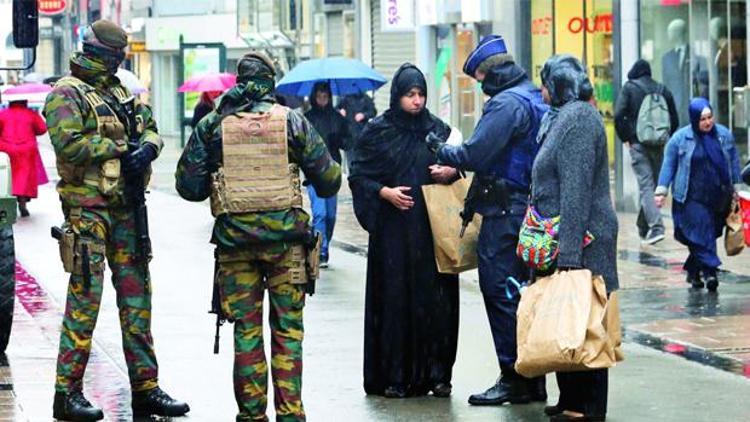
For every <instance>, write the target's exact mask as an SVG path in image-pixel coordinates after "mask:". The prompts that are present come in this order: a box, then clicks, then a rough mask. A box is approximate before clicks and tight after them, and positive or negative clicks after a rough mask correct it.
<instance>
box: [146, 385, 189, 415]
mask: <svg viewBox="0 0 750 422" xmlns="http://www.w3.org/2000/svg"><path fill="white" fill-rule="evenodd" d="M132 407H133V416H134V417H135V416H141V417H143V416H152V415H156V416H182V415H184V414H185V413H187V412H189V411H190V406H188V405H187V403H183V402H181V401H177V400H175V399H173V398H172V397H169V394H167V393H165V392H164V391H163V390H162V389H161V388H159V387H156V388H154V389H151V390H147V391H134V392H133V401H132Z"/></svg>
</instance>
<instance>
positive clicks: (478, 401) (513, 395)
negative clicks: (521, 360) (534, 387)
mask: <svg viewBox="0 0 750 422" xmlns="http://www.w3.org/2000/svg"><path fill="white" fill-rule="evenodd" d="M529 401H531V397H529V386H528V381H527V380H526V379H525V378H523V377H522V376H520V375H518V374H517V373H516V371H514V370H513V369H504V370H503V371H502V375H501V376H500V378H499V379H498V380H497V382H496V383H495V385H493V386H492V387H490V388H488V389H487V390H486V391H485V392H483V393H479V394H472V395H471V396H470V397H469V404H473V405H478V406H481V405H501V404H503V403H510V404H520V403H528V402H529Z"/></svg>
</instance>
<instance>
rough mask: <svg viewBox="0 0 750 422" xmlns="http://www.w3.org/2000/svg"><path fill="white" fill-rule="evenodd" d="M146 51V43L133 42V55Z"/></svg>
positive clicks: (131, 43) (131, 46) (131, 44)
mask: <svg viewBox="0 0 750 422" xmlns="http://www.w3.org/2000/svg"><path fill="white" fill-rule="evenodd" d="M145 51H146V41H131V42H130V52H131V53H143V52H145Z"/></svg>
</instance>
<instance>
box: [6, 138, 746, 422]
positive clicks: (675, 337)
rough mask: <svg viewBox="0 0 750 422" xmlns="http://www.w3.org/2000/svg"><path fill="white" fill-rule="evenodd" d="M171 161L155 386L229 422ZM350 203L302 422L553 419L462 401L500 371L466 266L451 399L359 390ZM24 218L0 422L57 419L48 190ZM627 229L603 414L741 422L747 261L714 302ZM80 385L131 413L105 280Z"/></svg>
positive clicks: (61, 288) (323, 290)
mask: <svg viewBox="0 0 750 422" xmlns="http://www.w3.org/2000/svg"><path fill="white" fill-rule="evenodd" d="M43 155H44V159H45V162H47V163H51V162H52V161H49V159H50V151H49V150H48V149H47V150H45V149H43ZM177 156H178V152H176V151H166V152H165V155H164V156H163V157H162V158H163V159H164V161H161V160H160V162H158V165H157V169H156V174H155V177H154V187H155V189H154V191H153V192H152V194H151V195H150V196H149V198H148V200H149V210H150V213H149V217H150V224H151V230H152V242H153V248H154V252H155V258H154V261H153V263H152V267H151V271H152V279H153V291H154V298H153V334H154V338H155V343H156V352H157V358H158V360H159V364H160V384H161V385H162V387H163V388H164V389H165V390H167V391H168V392H170V394H173V395H174V396H175V397H177V398H180V399H183V400H186V401H188V402H189V403H190V405H191V408H192V411H191V412H190V414H189V417H188V418H185V420H195V421H229V420H233V418H234V415H235V412H236V405H235V403H234V398H233V393H232V383H231V371H232V355H231V351H232V343H231V331H232V326H231V325H226V326H225V327H224V328H223V329H222V339H221V353H220V354H219V355H214V354H213V353H212V344H213V333H214V326H213V322H214V319H213V318H212V316H210V315H208V314H207V313H206V311H207V310H208V307H209V301H210V294H211V277H212V267H213V264H212V248H211V246H210V245H209V244H208V238H209V234H210V229H211V223H212V219H211V217H210V213H209V211H208V208H207V206H206V204H190V203H187V202H184V201H182V200H180V199H178V198H177V197H176V196H175V195H174V193H173V187H172V184H173V177H172V173H171V172H172V171H173V169H174V161H175V160H176V157H177ZM49 171H50V172H51V174H54V171H53V170H52V169H49ZM347 195H348V194H347V191H346V190H344V192H343V193H342V196H341V198H340V205H339V213H340V214H339V215H340V217H339V223H338V225H337V228H336V235H335V238H336V240H337V242H336V243H334V246H336V247H335V248H334V250H333V251H332V258H331V259H332V261H331V268H330V269H329V270H325V271H324V272H323V278H322V280H321V281H320V282H319V283H318V286H317V293H316V295H315V296H313V297H311V298H308V302H307V306H306V308H305V325H306V333H305V334H306V338H305V345H304V354H305V371H304V390H303V391H304V400H305V406H306V410H307V413H308V418H309V420H311V421H318V420H320V421H352V420H356V421H359V420H372V421H380V420H387V421H401V420H404V421H405V420H425V421H427V420H429V421H457V420H472V421H474V420H476V421H484V420H488V421H489V420H494V421H497V420H501V421H502V420H507V421H537V420H538V421H543V420H546V418H545V417H544V416H543V415H542V413H541V412H542V405H541V404H532V405H523V406H513V407H509V406H504V407H484V408H482V407H471V406H469V405H468V404H467V403H466V399H467V397H468V395H469V394H471V393H475V392H478V391H480V390H483V389H484V388H486V387H488V386H489V385H490V384H492V383H493V382H494V380H495V378H496V376H497V372H498V368H497V363H496V360H495V358H494V351H493V347H492V341H491V337H490V333H489V327H488V324H487V320H486V316H485V312H484V305H483V303H482V299H481V295H480V294H479V291H478V287H477V282H476V274H475V272H474V273H472V272H470V273H467V274H465V275H464V276H462V279H461V281H460V283H461V286H462V289H461V322H460V324H461V325H460V338H459V351H458V359H457V362H456V365H455V368H454V379H453V384H454V393H453V396H452V397H451V398H450V399H438V398H434V397H425V398H417V399H408V400H388V399H382V398H375V397H367V396H365V395H364V392H363V390H362V386H361V382H362V375H361V362H362V336H363V334H362V333H363V313H364V277H365V268H366V260H365V259H364V257H363V256H362V254H363V252H364V248H363V247H365V246H366V239H367V238H366V234H365V233H364V232H362V230H361V229H359V227H358V226H357V225H356V224H355V221H354V217H353V214H352V213H351V208H350V203H351V199H350V197H348V196H347ZM30 210H31V213H32V216H31V217H30V218H28V219H22V220H20V221H19V222H18V224H17V225H16V226H15V231H16V250H17V252H16V253H17V258H18V266H17V277H18V283H17V298H16V314H15V318H16V319H15V322H14V327H13V334H12V336H11V340H10V346H9V348H8V353H7V355H8V363H9V366H0V421H2V420H22V421H27V420H28V421H49V420H51V407H52V406H51V404H52V396H53V394H54V391H53V385H54V374H55V359H56V350H57V342H58V336H59V326H60V322H61V318H62V311H63V306H64V303H65V289H66V287H67V281H66V280H67V277H66V276H65V274H64V273H63V271H62V268H61V265H60V264H59V259H58V258H57V250H56V244H55V243H54V241H53V240H52V239H51V238H49V227H50V226H51V225H55V224H59V223H60V220H61V218H62V215H61V212H60V209H59V205H58V201H57V198H56V194H55V192H54V189H53V188H52V186H51V185H47V186H45V187H43V188H42V190H41V191H40V198H39V199H38V200H36V201H34V202H32V203H31V204H30ZM634 221H635V218H634V216H631V215H620V224H621V237H620V245H619V246H620V252H619V253H620V255H619V258H620V259H619V266H620V267H619V268H620V274H621V278H622V280H621V283H622V287H623V289H622V291H621V298H622V299H621V306H622V319H623V324H624V326H625V331H626V340H627V341H628V343H627V344H626V346H625V352H626V360H625V361H624V362H623V363H621V364H620V365H618V367H616V368H614V369H613V370H612V371H611V377H610V380H611V383H610V395H609V397H610V399H609V400H610V404H609V409H610V410H609V414H608V420H614V421H630V420H664V421H673V420H674V421H681V420H698V421H703V420H706V421H709V420H727V421H735V420H737V421H739V420H750V405H746V404H744V403H745V399H746V397H748V394H750V380H749V379H747V378H746V377H743V376H738V375H736V374H745V375H747V376H750V373H748V372H750V371H748V370H747V369H746V366H745V364H744V362H746V360H750V331H749V330H750V266H748V265H747V264H748V263H750V262H749V261H748V257H747V255H744V254H743V255H740V256H739V257H735V258H728V259H724V262H725V268H726V270H727V271H726V272H723V273H722V274H721V276H720V279H721V281H722V284H721V286H720V287H719V293H718V294H708V293H707V292H706V291H705V290H704V291H702V292H693V291H690V289H688V288H687V284H685V282H684V275H683V274H682V273H681V271H680V266H681V260H682V259H684V257H685V256H686V251H685V250H684V249H683V248H682V247H681V246H680V245H678V244H676V243H675V242H674V241H673V240H671V239H668V240H666V241H664V242H662V243H660V244H659V245H657V246H655V247H641V246H640V245H639V242H638V239H637V238H634V237H633V236H635V232H636V231H635V225H634ZM668 232H669V233H671V229H668ZM266 335H268V333H266ZM638 343H640V344H638ZM641 344H644V345H647V346H649V347H643V346H642V345H641ZM654 349H658V350H654ZM664 352H666V353H664ZM685 358H687V359H685ZM690 360H693V361H697V362H700V364H699V363H696V362H691V361H690ZM0 364H2V362H0ZM716 368H722V369H724V370H717V369H716ZM553 379H554V377H552V376H549V377H548V386H549V389H550V395H551V397H550V403H554V399H555V398H556V390H555V383H554V381H553ZM85 384H86V390H85V391H86V393H87V396H88V397H89V399H90V400H91V401H93V402H95V403H96V404H98V405H99V406H101V407H103V408H104V410H105V414H106V417H107V419H108V420H112V421H126V420H131V414H130V410H129V403H130V399H129V396H130V393H129V388H128V380H127V370H126V367H125V362H124V358H123V355H122V350H121V337H120V328H119V321H118V319H117V309H116V304H115V298H114V291H113V289H112V288H111V285H110V284H107V285H106V287H105V292H104V298H103V302H102V310H101V313H100V316H99V320H98V324H97V328H96V331H95V335H94V348H93V352H92V356H91V360H90V363H89V368H88V371H87V373H86V379H85ZM271 402H272V401H271ZM6 415H8V416H7V419H3V418H5V417H6ZM269 415H272V409H269ZM180 420H182V419H180Z"/></svg>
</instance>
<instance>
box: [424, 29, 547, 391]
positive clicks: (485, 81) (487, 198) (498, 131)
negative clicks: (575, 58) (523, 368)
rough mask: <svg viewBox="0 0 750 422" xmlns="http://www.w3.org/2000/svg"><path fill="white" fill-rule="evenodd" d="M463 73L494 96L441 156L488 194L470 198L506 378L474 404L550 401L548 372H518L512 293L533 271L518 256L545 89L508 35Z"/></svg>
mask: <svg viewBox="0 0 750 422" xmlns="http://www.w3.org/2000/svg"><path fill="white" fill-rule="evenodd" d="M463 70H464V73H466V74H467V75H469V76H471V77H472V78H474V79H476V80H477V81H479V82H480V83H481V84H482V91H483V92H484V93H485V94H486V95H487V96H489V97H490V99H489V100H488V101H487V103H486V104H485V106H484V109H483V110H482V117H481V119H480V120H479V122H478V123H477V127H476V128H475V129H474V133H473V134H472V135H471V137H470V138H469V140H467V141H466V142H465V143H464V144H463V145H458V146H454V145H446V144H442V143H435V144H434V145H433V148H434V149H435V150H436V151H437V157H438V160H439V162H441V163H444V164H447V165H449V166H455V167H457V168H459V169H461V170H467V171H473V172H475V176H474V182H473V183H476V184H479V187H480V189H475V190H476V191H478V192H481V194H480V195H479V196H478V197H475V198H470V199H471V201H472V202H474V207H475V208H476V210H477V212H478V213H479V214H481V215H482V226H481V229H480V232H479V243H478V245H477V253H478V255H479V286H480V288H481V290H482V296H483V297H484V304H485V308H486V310H487V318H488V319H489V323H490V328H491V330H492V339H493V341H494V344H495V352H496V354H497V360H498V364H499V366H500V376H499V377H498V378H497V381H496V382H495V384H494V385H492V386H491V387H490V388H488V389H487V390H486V391H484V392H482V393H479V394H473V395H472V396H471V397H469V403H471V404H475V405H501V404H503V403H507V402H510V403H527V402H529V401H530V400H532V401H545V400H547V393H546V390H545V387H544V378H543V377H542V378H539V379H536V380H528V379H526V378H524V377H523V376H521V375H519V374H517V373H516V371H515V370H514V368H513V366H514V364H515V362H516V309H517V308H518V301H519V295H517V294H516V295H508V294H507V291H506V290H507V288H508V285H509V283H512V280H514V281H517V282H519V283H520V282H523V281H526V280H527V279H528V271H527V270H526V268H525V266H524V264H523V261H521V260H520V259H519V258H518V257H517V256H516V245H517V243H518V231H519V229H520V227H521V223H522V221H523V216H524V212H525V210H526V203H527V199H528V195H529V184H530V183H531V165H532V163H533V162H534V157H535V156H536V151H537V143H536V134H537V131H538V130H539V124H540V122H541V119H542V116H543V115H544V113H545V112H546V111H547V109H548V107H547V106H546V105H545V104H544V102H543V100H542V94H541V91H540V90H539V89H538V88H537V87H536V86H534V84H533V83H531V81H529V79H528V77H527V75H526V72H525V71H524V70H523V69H522V68H521V67H520V66H518V65H517V64H516V63H515V62H514V61H513V57H512V56H511V55H510V54H509V53H508V51H507V49H506V47H505V42H504V41H503V38H502V37H500V36H497V35H491V36H488V37H485V38H483V39H482V41H481V42H480V43H479V45H478V46H477V48H476V49H475V50H474V51H473V52H472V53H471V54H470V55H469V58H468V59H467V61H466V63H465V64H464V68H463Z"/></svg>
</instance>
